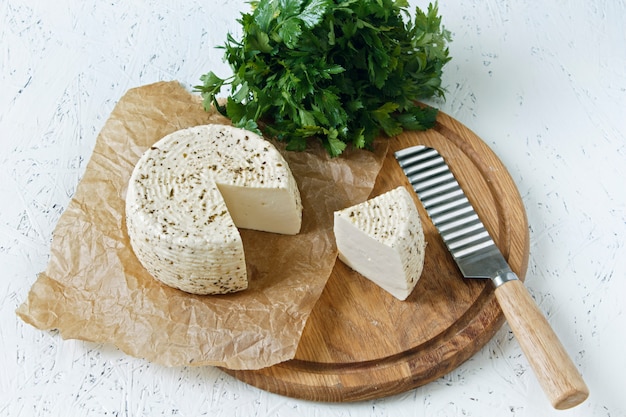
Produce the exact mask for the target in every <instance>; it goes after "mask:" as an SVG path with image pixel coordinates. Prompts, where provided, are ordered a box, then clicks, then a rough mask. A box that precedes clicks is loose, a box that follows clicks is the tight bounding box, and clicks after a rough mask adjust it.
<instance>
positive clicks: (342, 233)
mask: <svg viewBox="0 0 626 417" xmlns="http://www.w3.org/2000/svg"><path fill="white" fill-rule="evenodd" d="M334 233H335V239H336V242H337V249H338V251H339V259H341V260H342V261H343V262H344V263H345V264H346V265H348V266H349V267H350V268H352V269H354V270H355V271H357V272H359V273H360V274H361V275H363V276H364V277H366V278H368V279H369V280H371V281H372V282H374V283H375V284H377V285H378V286H380V287H381V288H383V289H384V290H385V291H387V292H389V293H390V294H391V295H393V296H394V297H396V298H397V299H399V300H405V299H406V298H407V297H408V296H409V294H411V292H412V291H413V289H414V288H415V285H416V284H417V281H418V280H419V278H420V276H421V274H422V269H423V266H424V252H425V248H426V242H425V240H424V232H423V230H422V224H421V220H420V216H419V212H418V211H417V207H416V206H415V203H414V201H413V198H412V197H411V195H410V194H409V191H407V189H406V188H404V187H398V188H395V189H393V190H391V191H388V192H386V193H384V194H381V195H379V196H377V197H374V198H372V199H370V200H367V201H365V202H363V203H361V204H357V205H355V206H352V207H348V208H346V209H343V210H340V211H336V212H335V213H334Z"/></svg>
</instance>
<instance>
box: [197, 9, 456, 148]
mask: <svg viewBox="0 0 626 417" xmlns="http://www.w3.org/2000/svg"><path fill="white" fill-rule="evenodd" d="M251 4H252V6H253V9H252V11H251V12H250V13H242V15H241V18H240V19H239V20H238V22H239V23H240V24H241V25H242V29H243V30H242V33H243V37H242V39H241V40H236V39H234V38H233V37H232V36H231V35H230V34H228V35H227V37H226V43H225V45H224V46H223V49H224V50H225V54H224V58H225V60H226V62H228V64H229V65H230V67H231V68H232V70H233V75H232V76H231V77H229V78H226V79H221V78H219V77H218V76H216V75H215V74H214V73H213V72H209V73H207V74H205V75H203V76H202V77H201V78H200V81H201V82H202V85H199V86H196V87H195V89H196V91H199V92H201V94H202V97H203V99H204V106H205V108H207V109H209V108H210V107H211V106H217V108H218V110H219V111H220V112H222V113H223V114H224V115H226V116H227V117H229V118H230V119H231V120H232V122H233V124H234V125H235V126H238V127H243V128H246V129H249V130H253V131H255V132H261V131H263V133H265V134H268V135H272V136H275V137H276V138H278V139H279V140H283V141H285V142H287V147H288V149H292V150H304V149H306V146H307V143H308V141H309V140H320V141H321V142H322V143H323V145H324V146H325V148H326V150H327V151H328V153H329V154H330V155H331V156H337V155H340V154H341V153H342V152H343V151H344V150H345V149H346V147H347V146H348V145H352V146H354V147H357V148H365V149H368V148H370V147H371V144H372V142H373V141H374V139H375V138H376V137H378V136H380V135H381V134H384V135H387V136H394V135H397V134H399V133H400V132H402V131H403V130H404V129H412V130H424V129H428V128H430V127H432V126H433V125H434V123H435V118H436V115H437V110H436V109H434V108H431V107H423V106H419V105H417V104H416V102H417V101H419V100H422V99H425V98H429V97H433V96H439V97H443V96H444V90H443V88H442V87H441V75H442V69H443V67H444V65H445V64H446V63H447V62H448V61H449V60H450V57H449V54H448V47H447V44H448V43H449V42H450V33H449V32H448V31H447V30H446V29H445V28H444V27H443V26H442V24H441V17H440V16H439V15H438V9H437V4H436V3H435V4H434V5H433V4H430V5H429V6H428V9H427V10H426V11H423V10H421V9H419V8H416V9H415V13H414V18H413V19H412V20H411V18H410V13H409V11H408V10H407V8H408V1H407V0H376V1H372V0H258V1H253V2H251ZM224 87H230V91H231V92H230V96H229V97H228V99H227V102H226V105H224V106H221V107H220V106H218V104H217V97H218V95H219V94H220V92H221V91H222V89H223V88H224Z"/></svg>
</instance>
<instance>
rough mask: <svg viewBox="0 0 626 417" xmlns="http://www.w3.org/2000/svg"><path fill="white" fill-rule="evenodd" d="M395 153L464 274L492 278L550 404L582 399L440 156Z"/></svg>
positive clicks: (581, 385) (573, 372) (572, 369)
mask: <svg viewBox="0 0 626 417" xmlns="http://www.w3.org/2000/svg"><path fill="white" fill-rule="evenodd" d="M394 155H395V157H396V159H397V160H398V163H399V164H400V167H401V168H402V170H403V171H404V173H405V174H406V176H407V178H408V179H409V182H410V183H411V186H412V187H413V190H415V192H416V193H417V196H418V197H419V199H420V201H421V203H422V205H423V206H424V208H425V209H426V212H427V213H428V216H429V217H430V219H431V220H432V222H433V224H434V225H435V227H436V228H437V230H438V231H439V233H440V235H441V238H442V239H443V241H444V243H445V245H446V247H447V248H448V250H449V251H450V253H451V255H452V257H453V258H454V260H455V261H456V264H457V265H458V267H459V269H460V271H461V273H462V274H463V276H464V277H465V278H490V279H491V280H492V282H493V284H494V286H495V287H496V290H495V295H496V298H497V300H498V303H499V304H500V307H501V308H502V311H503V312H504V315H505V317H506V319H507V321H508V323H509V326H510V327H511V329H512V330H513V333H514V334H515V337H516V338H517V340H518V342H519V344H520V346H521V347H522V351H523V352H524V354H525V355H526V358H527V359H528V362H529V363H530V365H531V367H532V368H533V371H534V372H535V375H536V376H537V380H538V381H539V383H540V384H541V387H542V388H543V390H544V392H545V393H546V395H547V396H548V398H549V400H550V402H551V403H552V406H553V407H554V408H557V409H561V410H562V409H567V408H571V407H574V406H576V405H578V404H580V403H581V402H583V401H584V400H585V399H586V398H587V397H588V395H589V389H588V388H587V386H586V384H585V382H584V381H583V379H582V376H581V375H580V373H579V372H578V370H577V369H576V366H575V365H574V363H573V362H572V360H571V358H570V357H569V355H568V354H567V352H566V350H565V348H564V347H563V345H562V344H561V342H560V341H559V339H558V337H557V336H556V334H555V333H554V331H553V330H552V328H551V327H550V324H549V323H548V321H547V320H546V318H545V316H544V315H543V314H542V313H541V311H540V310H539V308H538V307H537V305H536V304H535V302H534V301H533V299H532V297H531V296H530V294H529V293H528V291H527V290H526V287H525V286H524V284H523V283H522V282H521V281H520V280H519V279H518V278H517V275H515V273H514V272H513V271H512V270H511V268H510V267H509V265H508V263H507V261H506V259H504V256H502V253H501V252H500V250H499V249H498V247H497V246H496V244H495V242H494V241H493V239H492V237H491V236H490V235H489V232H488V231H487V229H486V228H485V226H484V224H483V223H482V221H481V220H480V218H479V217H478V215H477V214H476V211H475V210H474V208H473V207H472V205H471V203H470V202H469V200H468V199H467V197H466V196H465V193H464V192H463V189H462V188H461V186H460V185H459V183H458V181H457V180H456V178H455V177H454V175H453V174H452V171H450V169H449V167H448V165H447V164H446V161H445V160H444V159H443V157H442V156H441V155H440V154H439V152H437V151H436V150H435V149H432V148H429V147H426V146H422V145H419V146H414V147H411V148H406V149H402V150H400V151H398V152H396V153H395V154H394Z"/></svg>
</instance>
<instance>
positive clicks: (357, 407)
mask: <svg viewBox="0 0 626 417" xmlns="http://www.w3.org/2000/svg"><path fill="white" fill-rule="evenodd" d="M440 3H441V4H440V11H441V14H442V15H443V17H444V24H445V25H446V27H447V28H448V29H449V30H450V31H451V32H452V33H453V36H454V42H453V43H452V45H451V53H452V56H453V61H452V62H451V63H450V64H449V65H448V66H447V67H446V74H445V84H446V86H447V89H448V95H447V101H445V102H443V103H435V104H437V105H438V106H439V107H441V108H442V109H443V110H444V111H446V112H447V113H449V114H450V115H452V116H453V117H455V118H457V119H458V120H460V121H461V122H463V123H465V124H466V125H467V126H468V127H470V128H471V129H472V130H474V131H475V132H476V133H477V134H478V135H479V136H480V137H481V138H483V140H484V141H485V142H487V143H488V144H489V145H490V146H491V147H492V148H493V149H494V151H495V152H496V153H497V154H498V155H499V156H500V158H501V159H502V161H503V162H504V163H505V165H506V166H507V167H508V168H509V170H510V172H511V174H512V176H513V178H514V179H515V181H516V183H517V185H518V187H519V190H520V193H521V194H522V196H523V200H524V203H525V206H526V209H527V213H528V220H529V224H530V237H531V248H530V251H531V253H530V264H529V271H528V275H527V281H526V282H527V286H528V288H529V290H530V291H531V293H532V295H533V296H534V298H535V299H536V301H537V302H538V303H539V305H540V307H541V308H542V309H543V310H544V311H545V312H546V314H547V316H548V319H549V321H550V323H551V324H552V326H553V327H554V328H555V330H556V332H557V333H558V334H559V336H560V337H561V339H562V341H563V343H564V345H565V346H566V347H567V349H568V350H569V351H570V352H571V354H572V356H573V357H574V360H575V362H576V364H577V365H578V366H579V369H580V370H581V372H582V373H583V375H584V377H585V379H586V381H587V383H588V385H589V387H590V389H591V396H590V398H589V400H587V402H585V403H584V404H582V405H581V406H579V407H577V408H574V409H572V410H569V411H561V412H557V411H554V410H552V409H551V408H550V406H549V404H548V402H547V400H546V399H545V397H544V395H543V393H542V391H541V390H540V388H539V386H538V384H537V382H536V380H535V379H534V376H533V374H532V372H531V370H530V369H529V367H528V363H527V361H526V359H525V358H524V357H523V355H522V354H521V351H520V348H519V346H518V344H517V342H516V341H515V339H513V338H512V336H511V333H510V331H509V329H508V326H506V325H505V326H504V327H503V328H502V330H501V331H500V332H499V333H498V334H497V335H496V337H495V338H494V339H493V340H492V341H491V342H490V343H488V344H487V345H486V346H485V347H484V349H482V350H481V351H480V352H479V353H478V354H476V355H475V356H474V357H473V358H472V359H470V360H469V361H467V362H466V363H465V364H463V365H462V366H460V367H459V368H458V369H457V370H455V371H454V372H452V373H451V374H449V375H447V376H445V377H443V378H441V379H439V380H437V381H435V382H433V383H431V384H429V385H426V386H424V387H420V388H418V389H415V390H413V391H409V392H407V393H404V394H401V395H397V396H395V397H392V398H386V399H381V400H375V401H368V402H362V403H356V404H324V403H311V402H305V401H299V400H293V399H289V398H284V397H280V396H277V395H274V394H269V393H267V392H264V391H261V390H258V389H256V388H252V387H250V386H247V385H245V384H243V383H241V382H239V381H237V380H235V379H233V378H231V377H229V376H227V375H225V374H223V373H221V372H220V371H218V370H216V369H214V368H202V369H197V368H182V369H167V368H162V367H160V366H156V365H153V364H151V363H148V362H146V361H143V360H138V359H134V358H130V357H127V356H126V355H124V354H122V353H121V352H119V351H118V350H116V349H115V348H112V347H110V346H106V345H101V344H92V343H85V342H81V341H73V340H68V341H64V340H62V339H61V338H60V337H59V336H58V334H56V333H55V332H42V331H39V330H36V329H34V328H32V327H30V326H28V325H26V324H24V323H23V322H21V321H20V320H19V319H18V318H17V317H16V315H15V313H14V311H15V309H16V308H17V306H18V305H19V304H21V303H22V302H23V301H24V299H25V297H26V294H27V292H28V290H29V288H30V285H31V284H32V283H33V282H34V281H35V279H36V274H37V273H38V272H40V271H41V270H43V269H44V268H45V265H46V263H47V259H48V256H49V245H50V239H51V232H52V230H53V228H54V226H55V224H56V221H57V220H58V218H59V216H60V215H61V213H62V212H63V210H64V208H65V207H66V205H67V203H68V201H69V200H70V198H71V197H72V195H73V192H74V190H75V188H76V185H77V183H78V181H79V179H80V177H81V175H82V173H83V170H84V169H85V165H86V162H87V161H88V159H89V156H90V154H91V150H92V148H93V145H94V143H95V139H96V136H97V134H98V132H99V131H100V129H101V128H102V125H103V124H104V122H105V120H106V119H107V117H108V115H109V113H110V112H111V110H112V109H113V106H114V105H115V103H116V101H117V100H118V99H119V98H120V97H121V96H122V95H123V94H124V93H125V92H126V91H127V90H128V89H129V88H132V87H136V86H139V85H143V84H149V83H152V82H155V81H159V80H180V81H181V82H183V83H184V84H186V85H195V84H197V83H198V82H199V77H200V75H201V74H203V73H205V72H207V71H208V70H214V71H215V72H217V73H220V74H222V75H227V74H229V69H228V67H227V66H225V65H224V64H223V63H222V61H221V57H222V52H221V51H220V50H216V49H215V48H214V47H215V46H216V45H220V44H223V42H224V39H225V34H226V32H227V31H228V30H230V31H232V32H234V33H235V34H237V33H238V30H239V29H238V27H237V25H236V23H235V19H236V18H237V17H238V16H239V13H240V11H243V10H247V8H248V6H247V4H245V3H244V2H243V1H242V0H232V1H229V0H206V1H204V2H202V1H198V0H195V1H183V0H168V1H166V0H160V1H157V0H145V1H139V0H137V1H116V0H109V1H106V2H104V1H94V0H88V1H81V0H55V1H47V0H41V1H36V0H30V1H24V0H23V1H19V0H0V194H1V197H0V325H1V327H0V416H11V417H18V416H19V417H22V416H67V417H72V416H170V415H174V416H202V415H210V416H214V417H218V416H247V417H249V416H294V415H299V416H301V417H305V416H357V415H358V416H366V415H370V416H386V415H389V416H393V417H403V416H528V417H531V416H532V417H536V416H551V415H554V416H557V415H558V416H568V417H569V416H585V417H589V416H606V417H609V416H611V417H622V416H625V415H626V389H625V388H624V386H625V385H624V375H626V360H625V359H624V357H625V355H626V318H625V317H624V307H623V302H624V298H625V296H626V280H625V278H626V249H625V245H626V186H625V180H624V178H625V177H626V31H625V29H624V28H625V26H626V2H625V1H624V0H597V1H593V0H588V1H572V2H568V1H565V0H552V1H547V2H545V1H538V0H536V1H532V0H529V1H521V0H520V1H514V0H510V1H505V0H503V1H495V0H461V1H454V2H448V1H444V0H441V1H440ZM412 4H413V5H416V4H417V5H419V6H420V7H425V6H426V2H425V1H421V0H420V1H419V2H413V3H412Z"/></svg>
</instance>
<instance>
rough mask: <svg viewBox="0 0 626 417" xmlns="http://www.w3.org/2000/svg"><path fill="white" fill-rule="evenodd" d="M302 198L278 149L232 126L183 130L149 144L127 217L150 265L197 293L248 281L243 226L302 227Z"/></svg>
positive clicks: (285, 230) (288, 230) (131, 187)
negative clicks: (242, 237)
mask: <svg viewBox="0 0 626 417" xmlns="http://www.w3.org/2000/svg"><path fill="white" fill-rule="evenodd" d="M301 221H302V203H301V200H300V193H299V191H298V186H297V184H296V181H295V179H294V177H293V175H292V173H291V171H290V170H289V166H288V165H287V162H286V161H285V159H284V158H283V157H282V155H281V154H280V153H279V152H278V150H277V149H276V148H275V147H274V146H273V145H272V144H271V143H269V142H268V141H266V140H265V139H263V138H262V137H260V136H258V135H256V134H254V133H252V132H249V131H246V130H243V129H238V128H234V127H232V126H225V125H215V124H211V125H204V126H196V127H191V128H188V129H183V130H179V131H176V132H174V133H172V134H169V135H167V136H165V137H164V138H163V139H161V140H160V141H158V142H157V143H155V144H154V145H153V146H152V147H151V148H150V149H148V150H147V151H146V152H145V153H144V154H143V155H142V157H141V158H140V159H139V161H138V162H137V164H136V166H135V168H134V170H133V173H132V175H131V178H130V181H129V184H128V191H127V198H126V222H127V229H128V235H129V237H130V243H131V246H132V248H133V250H134V252H135V254H136V256H137V258H138V259H139V261H140V262H141V263H142V265H143V266H144V267H145V268H146V270H147V271H148V272H150V274H152V275H153V276H154V277H155V278H156V279H158V280H160V281H161V282H163V283H164V284H166V285H169V286H172V287H175V288H178V289H181V290H183V291H186V292H189V293H194V294H224V293H229V292H235V291H240V290H243V289H246V288H247V285H248V280H247V271H246V263H245V256H244V250H243V245H242V241H241V237H240V234H239V230H238V227H240V228H246V229H254V230H260V231H266V232H272V233H281V234H297V233H298V232H299V231H300V225H301Z"/></svg>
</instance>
